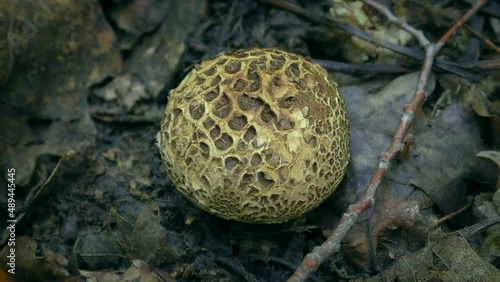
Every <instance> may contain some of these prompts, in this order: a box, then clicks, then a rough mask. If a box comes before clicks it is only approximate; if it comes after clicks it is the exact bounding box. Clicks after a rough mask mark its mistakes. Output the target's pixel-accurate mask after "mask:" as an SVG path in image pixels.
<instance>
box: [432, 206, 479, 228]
mask: <svg viewBox="0 0 500 282" xmlns="http://www.w3.org/2000/svg"><path fill="white" fill-rule="evenodd" d="M470 206H472V201H470V202H468V203H467V204H466V205H465V206H463V207H461V208H460V209H458V210H456V211H454V212H452V213H450V214H447V215H445V216H443V217H441V218H440V219H439V220H438V221H437V224H441V223H443V222H445V221H447V220H448V219H450V218H452V217H454V216H456V215H458V214H461V213H462V212H464V211H465V210H466V209H468V208H469V207H470Z"/></svg>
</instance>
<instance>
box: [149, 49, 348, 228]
mask: <svg viewBox="0 0 500 282" xmlns="http://www.w3.org/2000/svg"><path fill="white" fill-rule="evenodd" d="M157 142H158V146H159V149H160V153H161V157H162V159H163V163H164V165H165V167H166V170H167V172H168V175H169V177H170V179H171V180H172V182H173V184H174V185H175V187H176V188H177V189H178V190H179V191H180V192H181V193H182V194H183V195H184V196H186V198H188V199H189V200H190V201H191V202H193V203H194V204H196V205H197V206H199V207H200V208H202V209H204V210H206V211H208V212H211V213H213V214H215V215H218V216H220V217H222V218H225V219H230V220H238V221H242V222H247V223H279V222H284V221H287V220H290V219H293V218H296V217H298V216H300V215H302V214H304V213H305V212H308V211H310V210H311V209H313V208H315V207H317V206H318V205H319V204H320V203H321V202H323V201H324V200H325V199H326V198H327V197H328V196H330V195H331V194H332V192H333V191H334V190H335V189H336V188H337V186H338V184H339V183H340V181H341V180H342V177H343V175H344V174H345V171H346V166H347V163H348V160H349V119H348V116H347V111H346V107H345V104H344V101H343V99H342V97H341V96H340V95H339V93H338V91H337V85H336V83H335V82H333V81H332V80H331V79H330V78H329V77H328V73H327V72H326V71H325V70H324V69H323V68H322V67H320V66H319V65H317V64H313V63H311V62H310V61H309V60H308V59H305V58H303V57H301V56H298V55H294V54H292V53H288V52H284V51H281V50H278V49H272V48H254V49H251V50H237V51H231V52H228V53H223V54H219V55H217V56H216V57H214V58H212V59H208V60H205V61H203V62H201V63H200V64H199V65H197V66H195V67H194V69H193V70H191V71H190V72H189V73H188V74H187V76H186V77H185V78H184V80H183V81H182V82H181V83H180V84H179V86H177V88H175V89H173V90H171V91H170V96H169V101H168V104H167V107H166V109H165V116H164V118H163V121H162V122H161V129H160V132H159V133H158V136H157Z"/></svg>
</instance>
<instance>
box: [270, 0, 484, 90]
mask: <svg viewBox="0 0 500 282" xmlns="http://www.w3.org/2000/svg"><path fill="white" fill-rule="evenodd" d="M261 1H263V2H264V3H268V4H271V5H274V6H276V7H280V8H282V9H285V10H287V11H290V12H292V13H295V14H297V15H300V16H302V17H305V18H307V19H308V20H310V21H312V22H315V23H319V24H322V25H325V26H328V27H330V28H333V29H337V30H342V31H344V32H346V33H348V34H350V35H353V36H356V37H358V38H360V39H363V40H366V41H368V42H370V43H373V44H375V45H378V46H382V47H384V48H387V49H389V50H392V51H394V52H396V53H398V54H401V55H403V56H407V57H409V58H412V59H414V60H417V61H423V60H424V59H425V57H424V54H423V53H422V52H421V51H420V50H415V49H413V48H408V47H406V46H401V45H397V44H391V43H388V42H385V41H383V40H379V39H377V38H374V37H373V36H371V35H370V34H368V33H366V32H364V31H363V30H361V29H359V28H356V27H354V26H351V25H348V24H345V23H342V22H339V21H335V20H333V19H330V18H326V17H322V16H317V15H315V14H314V13H311V12H309V11H307V10H305V9H304V8H302V7H299V6H297V5H294V4H292V3H289V2H287V1H283V0H261ZM433 67H434V68H437V69H440V70H443V71H446V72H449V73H453V74H456V75H458V76H461V77H463V78H465V79H467V80H469V81H472V82H476V81H479V80H480V79H481V78H482V77H481V75H479V74H477V73H474V72H471V71H468V70H464V69H461V68H459V67H457V65H455V64H452V63H450V62H447V61H444V60H442V59H436V61H435V62H434V66H433Z"/></svg>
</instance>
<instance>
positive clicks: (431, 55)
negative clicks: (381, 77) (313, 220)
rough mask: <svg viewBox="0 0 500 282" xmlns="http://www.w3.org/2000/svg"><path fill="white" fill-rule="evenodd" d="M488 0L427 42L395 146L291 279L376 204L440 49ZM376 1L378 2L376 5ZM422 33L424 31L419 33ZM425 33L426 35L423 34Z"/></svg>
mask: <svg viewBox="0 0 500 282" xmlns="http://www.w3.org/2000/svg"><path fill="white" fill-rule="evenodd" d="M486 2H488V1H487V0H479V1H477V2H476V4H475V5H474V6H472V7H471V9H470V10H469V12H467V13H466V14H465V15H464V16H463V18H461V19H460V20H459V21H458V22H457V23H456V24H455V25H453V27H452V28H451V29H450V30H449V31H448V32H447V33H446V34H445V35H444V36H443V37H441V39H440V40H439V42H438V43H436V44H432V43H428V44H423V45H424V46H425V60H424V62H423V65H422V70H421V72H420V76H419V78H418V84H417V88H416V90H415V95H414V96H413V98H412V100H411V102H410V104H409V105H408V106H406V107H405V109H404V113H403V114H402V116H401V119H400V121H399V125H398V128H397V130H396V133H395V134H394V138H393V140H392V143H391V145H390V146H389V148H388V149H387V151H386V152H385V153H383V154H381V155H380V156H379V162H378V164H377V167H376V169H375V172H374V174H373V177H372V179H371V180H370V182H369V183H368V187H367V189H366V191H365V192H364V194H363V195H362V196H361V198H360V200H359V201H358V202H357V203H355V204H352V205H350V206H349V208H348V211H347V212H346V213H344V214H343V215H342V218H341V219H340V222H339V224H338V225H337V226H336V228H335V229H334V230H333V232H332V234H331V235H330V237H329V238H328V239H327V240H326V241H325V242H324V243H323V244H321V245H320V246H317V247H315V248H314V249H313V250H312V252H310V253H309V254H307V255H306V256H305V257H304V259H303V261H302V263H301V264H300V266H299V267H298V268H297V269H296V270H295V273H294V274H293V275H292V276H291V277H290V278H289V280H288V281H289V282H300V281H306V280H307V278H308V277H309V275H310V274H311V273H313V272H314V271H316V270H317V269H318V267H319V266H320V265H321V263H322V262H323V261H325V260H326V259H327V258H328V257H329V256H330V255H332V254H333V253H335V252H338V251H339V250H340V247H341V245H340V243H341V242H342V240H343V239H344V237H345V235H346V234H347V233H348V232H349V230H350V229H351V228H352V227H353V226H354V224H355V223H356V221H357V219H358V217H359V215H360V214H361V213H362V212H364V211H365V210H366V209H368V208H369V207H371V206H373V205H374V204H375V193H376V191H377V189H378V187H379V186H380V183H381V182H382V179H383V178H384V175H385V173H386V172H387V170H388V169H389V162H390V161H391V160H393V159H394V158H395V157H396V155H397V154H398V153H399V152H400V151H401V149H402V148H403V138H404V137H405V136H406V134H407V132H408V128H409V127H410V125H411V123H412V121H413V118H414V116H415V111H416V110H417V109H418V108H419V107H420V106H421V105H422V103H423V102H424V101H425V99H426V98H427V96H428V93H427V92H426V87H427V83H428V81H429V76H430V74H431V70H432V65H433V63H434V59H435V57H436V54H437V52H438V51H439V50H440V49H441V47H442V46H443V45H444V43H445V42H446V41H447V40H448V39H450V38H451V36H452V35H453V34H454V33H455V32H456V31H457V30H458V28H459V27H460V26H462V25H463V24H464V23H465V22H466V21H467V20H468V19H469V18H470V17H471V16H472V15H473V14H474V13H475V12H477V11H478V10H479V8H480V7H481V6H483V5H484V4H486ZM365 3H366V4H368V5H370V6H372V7H373V8H374V9H377V10H379V11H380V12H382V13H384V14H386V15H389V16H388V19H389V20H391V21H393V22H394V23H395V24H398V25H399V26H400V27H401V28H403V29H405V30H406V28H407V25H406V24H402V22H401V21H399V20H398V19H397V17H396V16H394V15H393V14H392V13H390V11H389V10H388V9H386V8H384V7H383V6H381V5H378V4H376V3H375V2H374V1H372V0H365ZM373 4H375V5H373ZM411 30H412V31H411V32H410V31H408V30H407V31H408V32H410V33H412V34H414V33H415V32H414V29H413V28H411ZM417 33H418V34H421V32H420V33H419V32H417ZM422 36H423V34H422ZM419 41H421V45H422V43H426V42H429V41H428V40H427V39H425V40H423V39H419Z"/></svg>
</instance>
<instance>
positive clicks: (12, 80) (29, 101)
mask: <svg viewBox="0 0 500 282" xmlns="http://www.w3.org/2000/svg"><path fill="white" fill-rule="evenodd" d="M0 11H2V13H4V14H5V15H6V16H7V19H9V22H8V25H7V26H3V25H2V27H1V28H0V30H1V31H0V34H2V33H3V32H4V28H6V27H7V28H8V36H7V37H0V41H1V42H2V43H0V45H2V46H3V45H5V41H7V42H8V48H7V50H10V51H11V54H10V55H12V56H11V57H12V58H13V59H12V60H11V61H10V62H7V63H8V64H7V65H9V63H10V64H12V67H11V70H10V71H9V75H8V77H9V78H8V80H6V81H5V83H3V84H2V85H0V92H1V93H2V95H0V119H1V120H2V125H1V127H2V128H1V130H2V132H4V134H6V136H5V138H2V142H0V159H1V160H2V161H1V163H0V166H1V167H2V168H5V167H16V168H18V173H17V174H16V184H18V185H19V186H26V185H27V184H28V183H29V182H30V180H31V177H32V176H33V173H34V169H35V164H36V160H37V158H38V157H39V156H41V155H44V154H51V155H55V156H60V155H62V154H64V153H66V152H67V151H69V150H71V149H74V148H75V147H76V146H77V144H79V143H80V142H82V141H83V140H87V141H89V142H94V138H95V135H96V132H95V128H94V124H93V122H92V120H91V119H90V115H89V113H88V111H87V97H86V89H87V87H89V86H90V85H91V84H93V83H97V82H100V81H102V80H103V79H104V78H105V77H106V76H108V75H111V74H113V73H116V72H117V71H118V70H119V69H120V68H121V58H120V55H119V52H118V48H117V47H118V46H117V44H116V37H115V35H114V32H113V31H112V29H111V27H110V25H109V24H108V22H107V21H106V19H105V17H104V15H103V14H102V12H101V8H100V6H99V3H98V2H96V1H91V0H85V1H74V0H67V1H59V0H48V1H32V0H26V1H23V2H22V5H17V4H15V3H13V2H9V1H2V2H0ZM2 22H3V20H2ZM47 38H50V40H47ZM2 56H4V55H2ZM7 58H8V56H7ZM0 76H1V75H0ZM3 76H4V77H6V74H4V75H3ZM19 109H22V110H19Z"/></svg>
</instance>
